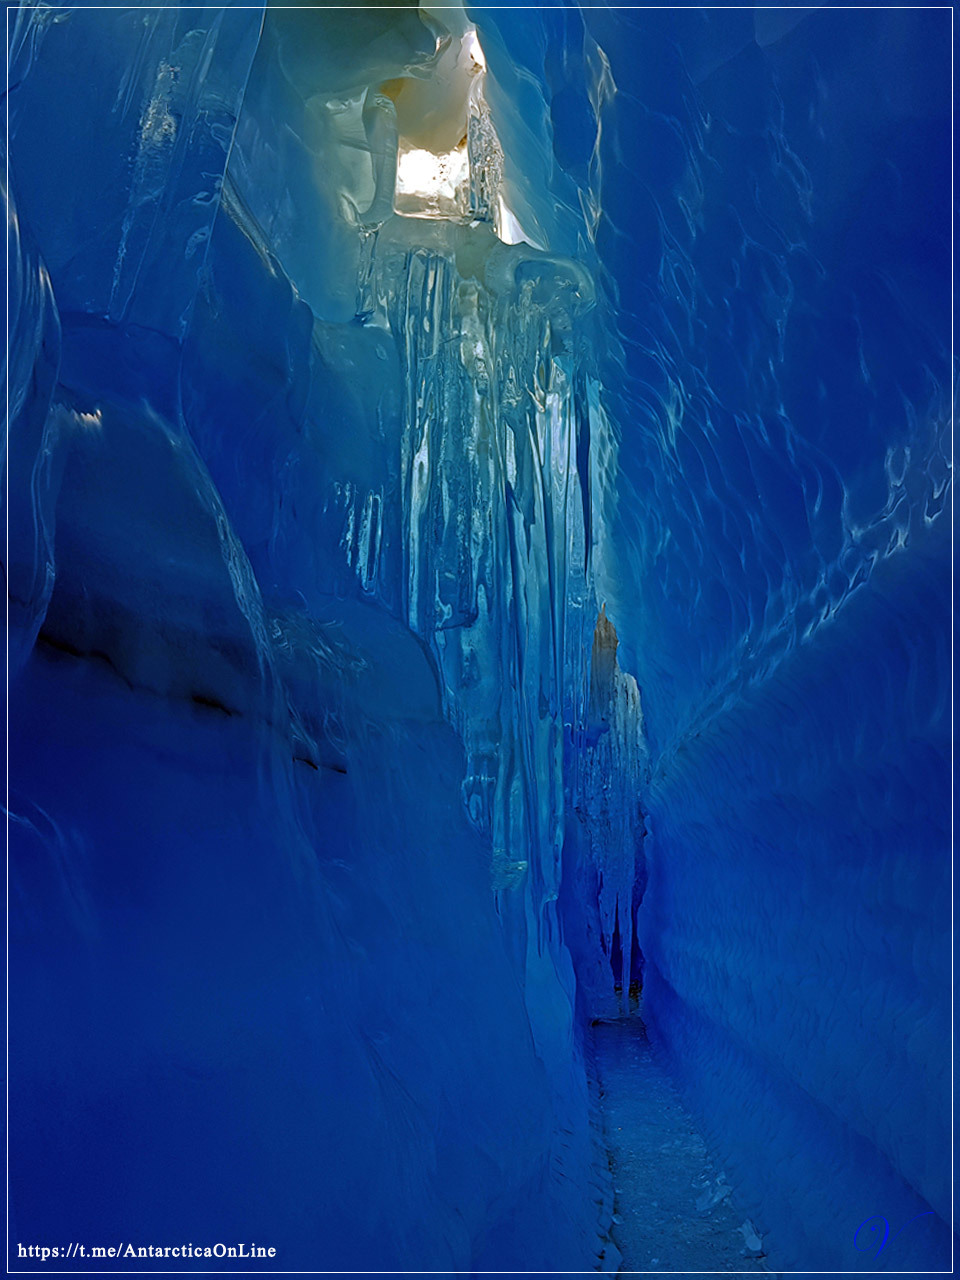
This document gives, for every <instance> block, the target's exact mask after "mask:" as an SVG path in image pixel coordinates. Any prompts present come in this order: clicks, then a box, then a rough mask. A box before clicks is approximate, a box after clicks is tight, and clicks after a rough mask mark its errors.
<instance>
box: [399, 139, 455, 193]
mask: <svg viewBox="0 0 960 1280" xmlns="http://www.w3.org/2000/svg"><path fill="white" fill-rule="evenodd" d="M468 178H469V162H468V160H467V149H466V147H456V148H455V149H454V150H453V151H446V152H441V153H440V154H435V153H434V152H432V151H420V150H414V151H401V153H400V158H399V162H398V165H397V193H398V195H408V196H421V197H423V198H424V199H428V200H429V199H431V198H433V199H436V200H455V199H456V197H457V191H458V188H460V187H462V186H463V184H464V183H465V182H466V181H467V180H468Z"/></svg>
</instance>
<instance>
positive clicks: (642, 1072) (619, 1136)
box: [591, 1015, 767, 1272]
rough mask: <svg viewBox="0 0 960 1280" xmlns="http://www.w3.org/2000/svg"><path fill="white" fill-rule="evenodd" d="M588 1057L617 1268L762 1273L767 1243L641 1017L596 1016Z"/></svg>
mask: <svg viewBox="0 0 960 1280" xmlns="http://www.w3.org/2000/svg"><path fill="white" fill-rule="evenodd" d="M592 1032H593V1034H592V1037H591V1040H592V1045H591V1049H592V1058H593V1066H594V1070H595V1071H596V1075H597V1081H598V1084H599V1092H600V1110H601V1113H602V1116H603V1128H604V1135H605V1140H606V1143H607V1148H608V1152H609V1160H610V1173H611V1177H612V1179H613V1196H614V1199H613V1210H614V1212H613V1219H612V1226H611V1229H610V1234H611V1237H612V1239H613V1242H614V1244H615V1245H616V1246H617V1249H618V1250H619V1253H620V1258H621V1270H622V1271H625V1272H629V1271H690V1272H696V1271H701V1272H711V1271H736V1272H750V1271H761V1270H766V1269H767V1268H766V1266H765V1265H764V1264H763V1262H762V1259H763V1256H764V1250H763V1241H762V1239H761V1238H760V1237H759V1236H758V1234H757V1231H756V1228H755V1227H754V1225H753V1223H752V1222H751V1221H750V1219H749V1218H748V1217H747V1215H746V1214H745V1213H743V1212H742V1211H740V1210H739V1207H738V1205H737V1200H736V1197H735V1195H734V1193H733V1188H732V1187H731V1186H730V1184H729V1183H728V1182H727V1180H726V1177H725V1176H724V1174H723V1172H722V1171H720V1170H718V1169H717V1166H716V1164H715V1162H714V1161H713V1160H712V1159H711V1157H710V1155H709V1153H708V1151H707V1148H706V1146H705V1144H704V1141H703V1138H702V1136H701V1135H700V1133H699V1132H698V1130H697V1126H696V1122H695V1120H694V1119H693V1117H692V1116H691V1114H690V1112H689V1111H688V1110H687V1108H686V1107H684V1105H683V1102H682V1100H681V1098H680V1095H679V1093H678V1092H677V1089H676V1086H675V1085H674V1083H673V1080H672V1078H671V1076H670V1073H669V1070H668V1069H667V1068H666V1067H665V1064H664V1063H663V1062H662V1061H661V1060H660V1059H659V1058H658V1057H657V1056H656V1055H655V1054H654V1053H653V1051H652V1049H651V1046H650V1041H649V1040H648V1038H647V1034H646V1029H645V1028H644V1025H643V1022H642V1020H641V1018H640V1017H639V1015H634V1016H633V1017H625V1018H620V1019H617V1020H614V1021H604V1020H600V1019H598V1020H597V1021H596V1023H595V1025H594V1027H593V1028H592Z"/></svg>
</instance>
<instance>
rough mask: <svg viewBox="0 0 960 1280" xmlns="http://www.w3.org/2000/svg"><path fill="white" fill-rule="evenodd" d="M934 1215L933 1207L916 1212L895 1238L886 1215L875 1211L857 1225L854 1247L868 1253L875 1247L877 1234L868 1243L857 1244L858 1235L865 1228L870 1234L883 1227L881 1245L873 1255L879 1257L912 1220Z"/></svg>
mask: <svg viewBox="0 0 960 1280" xmlns="http://www.w3.org/2000/svg"><path fill="white" fill-rule="evenodd" d="M932 1217H933V1210H932V1209H927V1210H926V1211H925V1212H924V1213H915V1214H914V1215H913V1217H912V1218H908V1219H907V1221H906V1222H905V1223H904V1224H903V1226H902V1227H901V1228H900V1230H899V1231H898V1232H897V1235H896V1236H894V1237H893V1239H890V1223H889V1222H888V1221H887V1219H886V1218H885V1217H883V1215H882V1214H879V1213H875V1214H874V1215H873V1216H872V1217H870V1218H864V1220H863V1221H862V1222H861V1223H860V1225H859V1227H857V1229H856V1231H855V1232H854V1233H853V1247H854V1249H856V1251H857V1252H858V1253H867V1252H868V1251H869V1250H870V1249H872V1248H873V1246H874V1243H875V1241H876V1239H877V1236H876V1235H874V1237H873V1239H872V1240H869V1241H868V1242H867V1243H866V1244H857V1237H858V1236H859V1235H860V1232H861V1231H863V1229H864V1228H866V1229H867V1232H868V1234H869V1233H870V1232H879V1231H880V1229H881V1227H882V1229H883V1239H882V1240H881V1241H880V1247H879V1248H878V1249H877V1251H876V1253H875V1254H874V1255H873V1256H874V1258H879V1257H880V1255H881V1253H883V1251H884V1249H885V1248H886V1247H887V1244H888V1243H889V1244H893V1241H894V1240H896V1238H897V1236H898V1235H900V1234H901V1233H902V1232H904V1231H906V1229H907V1227H909V1225H910V1223H911V1222H916V1220H917V1219H918V1218H932Z"/></svg>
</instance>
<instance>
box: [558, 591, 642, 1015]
mask: <svg viewBox="0 0 960 1280" xmlns="http://www.w3.org/2000/svg"><path fill="white" fill-rule="evenodd" d="M618 647H619V640H618V637H617V631H616V628H615V626H614V625H613V623H612V622H611V620H610V619H609V618H608V617H607V612H606V606H605V605H601V608H600V612H599V614H598V616H597V621H596V626H595V627H594V632H593V643H592V647H591V653H590V685H589V698H588V704H587V714H586V717H585V721H584V724H583V728H582V732H581V734H580V735H579V740H578V741H577V744H576V745H577V747H578V748H579V749H578V750H577V751H575V752H572V753H571V765H570V771H571V775H572V776H571V778H570V808H571V810H572V812H571V817H570V821H569V831H568V835H567V841H568V850H569V852H568V865H567V869H566V870H567V880H566V882H565V884H564V906H565V908H566V918H567V920H568V930H569V933H570V944H571V948H572V949H573V951H574V956H575V961H576V964H577V973H578V979H579V981H578V996H579V999H580V1002H581V1007H582V1009H583V1012H584V1013H586V1014H589V1015H591V1016H593V1015H599V1014H616V1013H625V1012H628V1011H630V1010H631V1009H636V1001H637V998H638V996H639V989H640V980H641V970H642V956H641V955H640V951H639V947H638V946H637V938H636V934H637V910H638V908H639V906H640V903H641V901H642V898H643V892H644V888H645V886H646V864H645V860H644V853H643V840H644V836H645V835H646V829H645V826H644V820H643V817H644V816H643V809H642V807H641V796H642V793H643V788H644V785H645V782H646V773H647V763H648V762H647V749H646V744H645V740H644V734H643V710H642V707H641V701H640V690H639V687H638V685H637V682H636V679H635V678H634V677H633V676H632V675H631V674H630V673H629V672H626V671H623V670H622V669H621V667H620V664H619V663H618V661H617V649H618Z"/></svg>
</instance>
